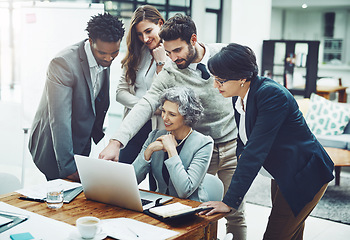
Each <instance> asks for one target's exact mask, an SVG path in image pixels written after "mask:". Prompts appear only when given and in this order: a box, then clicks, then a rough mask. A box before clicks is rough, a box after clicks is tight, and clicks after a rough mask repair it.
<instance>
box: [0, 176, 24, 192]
mask: <svg viewBox="0 0 350 240" xmlns="http://www.w3.org/2000/svg"><path fill="white" fill-rule="evenodd" d="M0 183H1V184H0V194H5V193H9V192H13V191H16V190H18V189H21V188H22V185H21V183H20V181H19V179H18V178H17V177H16V176H15V175H12V174H9V173H3V172H1V173H0Z"/></svg>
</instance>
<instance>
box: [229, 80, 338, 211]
mask: <svg viewBox="0 0 350 240" xmlns="http://www.w3.org/2000/svg"><path fill="white" fill-rule="evenodd" d="M236 100H237V97H234V98H232V101H233V104H235V102H236ZM234 111H235V120H236V123H237V126H239V121H240V114H239V113H238V112H237V111H236V110H234ZM245 125H246V133H247V138H248V141H247V143H246V145H245V146H244V145H243V143H242V141H241V139H240V137H239V136H238V140H237V141H238V143H237V156H238V164H237V169H236V172H235V174H234V175H233V177H232V181H231V185H230V187H229V189H228V191H227V193H226V195H225V197H224V200H223V201H224V203H226V204H227V205H229V206H231V207H234V208H238V206H239V205H240V203H241V202H242V199H243V197H244V195H245V194H246V192H247V191H248V189H249V187H250V185H251V184H252V182H253V180H254V178H255V177H256V175H257V174H258V172H259V170H260V168H261V167H262V166H264V168H265V169H266V170H267V171H268V172H269V173H270V174H271V175H272V176H273V177H274V179H275V180H276V182H277V184H278V186H279V188H280V190H281V192H282V194H283V196H284V198H285V199H286V201H287V202H288V204H289V205H290V207H291V209H292V211H293V213H294V214H295V215H298V213H299V212H300V211H301V210H302V208H303V207H304V206H305V205H306V204H307V203H308V202H310V201H311V200H312V199H313V197H314V196H315V194H316V193H317V192H318V191H319V190H320V189H321V187H322V186H323V185H324V184H325V183H328V182H329V181H331V180H332V179H333V178H334V176H333V168H334V164H333V162H332V160H331V159H330V157H329V156H328V154H327V153H326V151H325V150H324V148H323V147H322V146H321V144H320V143H319V142H318V141H317V140H316V138H315V136H314V135H313V134H312V132H311V131H310V129H309V128H308V126H307V124H306V122H305V119H304V118H303V115H302V113H301V112H300V110H299V107H298V105H297V103H296V101H295V99H294V97H293V96H292V95H291V94H290V92H289V91H288V90H287V89H286V88H285V87H283V86H281V85H280V84H278V83H276V82H275V81H273V80H271V79H268V78H260V77H256V78H255V79H253V80H252V82H251V85H250V90H249V93H248V98H247V106H246V122H245Z"/></svg>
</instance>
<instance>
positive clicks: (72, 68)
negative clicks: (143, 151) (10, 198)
mask: <svg viewBox="0 0 350 240" xmlns="http://www.w3.org/2000/svg"><path fill="white" fill-rule="evenodd" d="M86 31H87V32H88V36H89V38H88V39H86V40H84V41H81V42H79V43H77V44H74V45H72V46H70V47H68V48H66V49H64V50H63V51H61V52H60V53H59V54H58V55H57V56H56V57H55V58H54V59H53V60H52V61H51V63H50V65H49V67H48V71H47V79H46V84H45V88H44V92H43V95H42V98H41V101H40V104H39V107H38V110H37V112H36V115H35V118H34V121H33V125H32V131H31V134H30V139H29V150H30V153H31V154H32V157H33V160H34V163H35V164H36V166H37V167H38V168H39V170H40V171H41V172H43V173H44V174H45V176H46V178H47V179H48V180H51V179H56V178H68V179H71V180H74V181H79V175H78V173H77V168H76V165H75V162H74V158H73V156H74V154H81V155H86V156H88V155H89V154H90V150H91V138H92V139H93V140H94V142H95V143H96V144H97V143H98V142H99V141H100V140H101V139H102V138H103V136H104V133H103V129H102V127H103V122H104V119H105V115H106V112H107V110H108V107H109V67H110V65H111V63H112V61H113V60H114V59H115V57H117V55H118V53H119V48H120V42H121V40H122V37H123V36H124V31H125V30H124V27H123V23H122V22H121V21H120V20H118V18H116V17H114V16H112V15H110V14H108V13H105V14H98V15H96V16H93V17H92V18H91V19H90V21H89V22H88V23H87V28H86Z"/></svg>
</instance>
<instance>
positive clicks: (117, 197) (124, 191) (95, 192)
mask: <svg viewBox="0 0 350 240" xmlns="http://www.w3.org/2000/svg"><path fill="white" fill-rule="evenodd" d="M74 159H75V162H76V165H77V168H78V173H79V176H80V180H81V184H82V186H83V189H84V194H85V196H86V198H87V199H90V200H94V201H97V202H102V203H107V204H112V205H115V206H118V207H123V208H127V209H131V210H135V211H138V212H143V211H144V210H147V209H149V208H151V207H154V206H156V203H157V205H158V204H163V203H165V202H168V201H170V200H171V199H173V197H171V196H164V195H159V194H155V193H151V192H145V191H142V190H139V189H138V185H137V180H136V175H135V171H134V167H133V166H132V165H130V164H126V163H119V162H115V161H108V160H102V159H96V158H91V157H85V156H81V155H74Z"/></svg>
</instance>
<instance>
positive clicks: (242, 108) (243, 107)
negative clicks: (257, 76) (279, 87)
mask: <svg viewBox="0 0 350 240" xmlns="http://www.w3.org/2000/svg"><path fill="white" fill-rule="evenodd" d="M249 90H250V88H249V89H248V91H247V93H246V94H245V96H244V99H243V104H242V98H241V97H239V96H238V98H237V101H236V104H235V108H236V110H237V112H238V113H239V114H240V115H241V117H240V120H239V127H238V134H239V137H240V138H241V140H242V142H243V144H244V145H246V144H247V142H248V138H247V132H246V127H245V112H246V111H247V99H248V94H249ZM259 173H260V174H261V175H263V176H265V177H269V178H272V179H273V177H272V176H271V174H270V173H268V172H267V171H266V169H265V168H264V167H262V168H261V169H260V171H259Z"/></svg>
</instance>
